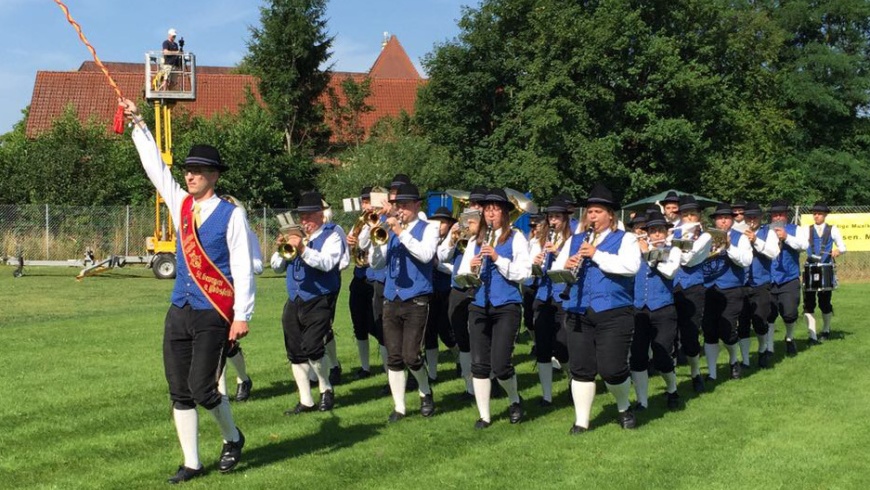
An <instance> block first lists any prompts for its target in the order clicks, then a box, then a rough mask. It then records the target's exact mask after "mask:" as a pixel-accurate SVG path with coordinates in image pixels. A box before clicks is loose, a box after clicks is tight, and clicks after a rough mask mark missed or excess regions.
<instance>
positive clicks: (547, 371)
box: [538, 362, 553, 402]
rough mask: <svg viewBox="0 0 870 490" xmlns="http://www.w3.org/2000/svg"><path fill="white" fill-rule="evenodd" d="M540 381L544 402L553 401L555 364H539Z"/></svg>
mask: <svg viewBox="0 0 870 490" xmlns="http://www.w3.org/2000/svg"><path fill="white" fill-rule="evenodd" d="M538 379H540V380H541V392H542V393H543V395H544V400H547V401H548V402H551V401H553V363H551V362H539V363H538Z"/></svg>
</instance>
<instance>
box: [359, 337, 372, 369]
mask: <svg viewBox="0 0 870 490" xmlns="http://www.w3.org/2000/svg"><path fill="white" fill-rule="evenodd" d="M356 350H357V352H359V365H360V367H361V368H362V369H363V370H364V371H370V370H371V368H372V367H371V365H370V364H369V339H365V340H359V339H357V341H356Z"/></svg>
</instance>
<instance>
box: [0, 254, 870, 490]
mask: <svg viewBox="0 0 870 490" xmlns="http://www.w3.org/2000/svg"><path fill="white" fill-rule="evenodd" d="M12 270H13V269H12V267H5V266H4V267H0V291H3V297H2V299H0V335H2V337H0V338H2V340H3V347H4V349H3V354H2V360H3V362H2V365H3V367H4V376H3V379H4V380H5V383H3V385H2V390H0V392H2V403H0V451H2V456H0V487H5V488H34V487H35V488H43V487H51V488H77V487H87V488H131V487H143V488H151V487H155V486H163V485H164V484H163V481H164V480H165V479H166V478H167V477H168V476H170V475H171V474H172V473H173V472H174V470H175V468H176V466H177V465H178V464H179V463H180V462H181V451H180V449H179V448H178V443H177V441H176V438H175V432H174V428H173V425H172V420H171V414H170V406H169V401H168V396H167V390H166V382H165V380H164V377H163V365H162V361H161V336H162V323H163V317H164V315H165V313H166V309H167V306H168V297H169V291H170V289H171V286H172V284H171V282H167V281H158V280H156V279H154V278H153V276H152V275H151V272H150V271H147V270H145V269H137V268H134V267H130V268H126V269H119V270H116V271H113V272H110V273H107V274H105V275H103V276H99V277H92V278H86V279H85V280H84V281H82V282H76V281H75V280H74V278H73V277H74V276H75V274H76V273H77V270H75V269H66V268H28V269H27V270H26V273H27V275H26V276H24V277H22V278H18V279H13V277H12ZM345 284H347V276H346V281H345ZM258 288H259V292H258V296H257V307H256V314H255V319H254V321H252V323H251V335H249V336H248V337H247V338H246V339H245V340H244V342H243V345H244V348H245V353H246V355H247V359H248V364H249V371H250V374H251V376H252V378H253V380H254V392H253V396H252V399H251V400H250V401H248V402H247V403H244V404H234V405H233V410H234V414H235V416H236V420H237V423H238V425H239V426H240V427H241V428H242V429H243V430H244V432H245V434H246V436H247V441H248V443H247V446H246V448H245V452H244V455H243V461H242V463H241V465H240V466H239V468H238V469H237V470H236V471H234V472H233V473H231V474H228V475H221V474H219V473H218V472H217V471H216V469H214V468H215V463H216V460H217V455H218V452H219V451H220V435H219V432H218V429H217V426H216V424H215V423H214V422H213V421H212V420H211V418H210V416H209V415H208V414H206V413H201V414H200V421H201V422H200V427H201V438H200V451H201V456H202V459H203V463H204V464H205V465H206V467H207V468H209V469H210V471H209V474H208V475H207V476H205V477H204V478H201V479H198V480H195V481H192V482H189V483H187V484H186V486H187V487H189V488H204V487H206V486H208V487H210V488H214V487H225V488H263V487H277V488H301V487H303V486H306V487H312V488H421V489H435V488H563V489H564V488H581V485H582V486H586V485H592V486H593V487H590V488H665V487H668V488H723V489H725V488H727V489H738V488H764V489H772V488H826V489H827V488H868V487H870V462H868V459H870V458H868V456H870V424H868V423H867V414H868V413H870V408H868V407H870V376H868V375H867V368H866V366H867V359H868V358H870V345H868V335H867V333H866V332H865V331H864V329H863V327H864V325H865V323H866V321H862V320H861V318H862V317H863V315H865V314H866V308H864V307H861V306H860V305H861V304H862V303H863V301H867V299H866V298H867V296H865V295H870V285H865V284H844V285H842V286H841V287H840V289H839V290H838V291H837V292H836V293H835V296H834V302H835V305H836V308H837V316H836V318H835V325H834V328H835V330H836V331H837V332H838V333H840V334H841V335H840V336H839V338H837V339H836V340H832V341H830V342H827V343H826V344H824V345H822V346H820V347H816V348H813V349H811V350H805V342H804V341H805V338H806V334H805V330H804V328H805V327H804V324H803V323H801V324H800V328H799V329H798V331H799V334H798V335H799V343H798V347H799V348H800V354H799V355H798V356H797V357H795V358H788V359H784V358H782V353H783V350H784V349H783V344H782V332H783V329H782V325H779V326H778V333H777V349H778V353H777V354H778V357H777V362H776V367H775V368H774V369H772V370H768V371H763V372H758V371H757V370H755V369H753V370H751V371H749V372H748V373H746V377H745V378H744V379H742V380H739V381H720V382H719V384H718V385H717V386H716V387H715V390H713V391H712V392H708V393H706V394H703V395H701V396H695V395H694V393H692V391H691V384H690V381H689V378H688V372H687V368H680V369H679V371H678V373H679V381H680V385H679V386H680V393H681V394H682V395H683V399H684V400H685V401H686V406H685V409H684V410H682V411H679V412H674V413H668V412H666V411H664V409H663V407H664V403H665V400H664V397H663V388H664V385H663V383H662V382H661V380H660V379H654V380H652V381H651V393H652V395H653V396H652V397H651V401H650V403H651V409H650V410H647V411H646V412H643V413H641V414H640V415H639V422H640V427H639V428H638V429H637V430H636V431H624V430H621V429H620V428H619V427H618V426H617V425H616V423H615V413H616V411H615V410H616V409H615V407H614V404H613V398H612V397H611V396H610V395H602V396H599V397H598V398H597V399H596V404H595V407H594V411H593V416H592V419H593V420H592V428H593V430H591V431H590V432H588V433H586V434H584V435H582V436H578V437H569V436H568V429H569V428H570V427H571V425H572V423H573V407H572V406H571V404H570V400H569V398H568V396H567V392H566V390H567V382H566V379H565V378H564V377H559V376H557V378H556V385H557V386H556V388H555V401H556V403H555V408H553V409H550V410H543V409H540V408H538V406H537V401H538V399H539V397H540V388H539V387H538V385H537V373H536V372H535V371H534V364H533V361H532V358H531V357H530V356H529V355H528V353H529V344H528V343H527V341H525V340H523V341H522V342H521V343H520V344H519V345H518V346H517V350H516V353H517V354H516V361H517V364H518V369H517V370H518V373H519V382H520V388H521V394H522V396H523V397H524V398H525V400H526V404H525V406H526V413H527V418H526V420H524V421H523V423H522V424H519V425H517V426H513V425H510V424H509V423H508V421H507V414H506V411H507V400H505V399H498V400H495V401H493V404H492V405H493V406H492V410H493V415H494V423H493V425H492V427H491V428H489V429H488V430H485V431H475V430H473V425H474V422H475V421H476V420H477V417H478V415H477V410H476V409H475V408H474V406H473V404H466V403H462V402H460V401H459V399H458V395H459V394H460V392H461V391H462V386H463V384H462V382H461V381H460V380H458V379H457V378H456V377H455V375H454V374H453V365H454V364H453V361H452V359H451V357H450V354H449V353H447V352H442V356H441V357H442V364H441V368H442V374H441V380H440V381H439V383H438V384H436V385H435V399H436V403H437V404H438V412H437V413H436V416H435V417H433V418H432V419H423V418H422V417H420V416H419V414H418V413H417V412H415V411H413V410H415V409H416V408H418V402H417V401H416V399H415V397H414V395H412V394H409V395H408V408H409V417H407V418H406V419H405V420H403V421H402V422H401V423H399V424H395V425H390V426H388V425H387V424H386V419H387V416H388V414H389V413H390V411H391V409H392V402H391V399H390V398H389V397H379V396H378V391H379V390H380V388H381V386H383V385H384V384H385V383H386V379H385V376H384V375H383V374H382V373H381V374H379V375H378V376H374V377H372V378H369V379H367V380H365V381H362V382H359V381H351V376H350V373H351V372H352V371H354V370H355V369H356V368H357V367H358V362H357V361H356V344H355V341H354V338H353V334H352V330H351V326H350V323H349V316H348V312H347V307H346V306H345V305H346V304H347V298H346V295H345V296H343V297H342V298H341V300H340V303H339V304H340V308H339V311H338V314H337V318H336V333H337V337H338V344H339V356H340V358H341V360H342V362H343V364H344V368H345V377H344V383H343V384H341V385H339V386H338V387H337V389H336V408H335V410H333V412H332V413H326V414H321V413H312V414H305V415H302V416H297V417H286V416H284V415H283V414H282V412H283V411H284V410H285V409H286V408H288V407H290V406H293V405H294V404H295V403H296V401H297V397H296V395H295V393H294V392H295V388H294V387H292V386H291V374H290V369H289V367H288V365H287V360H286V357H285V355H284V352H283V343H282V336H281V328H280V314H281V308H282V305H283V300H284V295H285V292H284V280H283V278H282V277H276V276H274V275H273V274H272V273H271V272H266V274H265V275H264V276H263V277H260V278H259V279H258ZM861 297H864V298H865V299H864V300H861V299H860V298H861ZM863 304H865V305H866V303H863ZM863 318H865V320H866V317H863ZM754 348H755V346H754V341H753V349H754ZM372 354H373V362H375V361H376V359H374V356H376V355H377V349H376V348H374V344H373V348H372ZM753 358H754V356H753ZM725 359H726V357H725V355H724V353H723V355H722V357H720V378H723V377H725V365H724V363H725ZM230 385H231V389H233V390H234V383H232V382H231V384H230Z"/></svg>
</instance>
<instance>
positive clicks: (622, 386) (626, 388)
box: [604, 379, 631, 412]
mask: <svg viewBox="0 0 870 490" xmlns="http://www.w3.org/2000/svg"><path fill="white" fill-rule="evenodd" d="M604 386H606V387H607V391H609V392H610V394H611V395H613V397H614V398H616V409H617V410H619V411H620V412H624V411H626V410H628V408H629V407H630V406H631V401H630V400H629V398H628V397H629V395H630V393H631V379H626V380H625V381H623V382H622V383H619V384H618V385H612V384H610V383H604Z"/></svg>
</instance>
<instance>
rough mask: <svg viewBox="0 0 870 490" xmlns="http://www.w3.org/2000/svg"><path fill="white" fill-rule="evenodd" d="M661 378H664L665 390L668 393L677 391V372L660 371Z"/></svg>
mask: <svg viewBox="0 0 870 490" xmlns="http://www.w3.org/2000/svg"><path fill="white" fill-rule="evenodd" d="M662 379H663V380H665V391H667V392H668V393H676V392H677V372H676V371H671V372H669V373H662Z"/></svg>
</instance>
